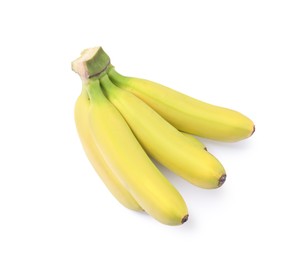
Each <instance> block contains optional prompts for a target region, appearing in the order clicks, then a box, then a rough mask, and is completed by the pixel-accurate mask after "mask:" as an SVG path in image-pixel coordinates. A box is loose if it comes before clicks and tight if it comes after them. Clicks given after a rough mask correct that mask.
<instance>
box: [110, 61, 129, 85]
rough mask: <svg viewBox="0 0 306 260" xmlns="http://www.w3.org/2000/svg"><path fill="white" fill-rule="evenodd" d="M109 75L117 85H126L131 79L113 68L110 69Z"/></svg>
mask: <svg viewBox="0 0 306 260" xmlns="http://www.w3.org/2000/svg"><path fill="white" fill-rule="evenodd" d="M107 74H108V75H109V77H110V78H111V81H113V82H114V83H115V84H120V85H121V84H126V82H127V81H128V79H129V77H125V76H123V75H121V74H120V73H118V72H117V71H116V70H115V68H114V67H113V66H111V67H110V68H109V69H108V71H107Z"/></svg>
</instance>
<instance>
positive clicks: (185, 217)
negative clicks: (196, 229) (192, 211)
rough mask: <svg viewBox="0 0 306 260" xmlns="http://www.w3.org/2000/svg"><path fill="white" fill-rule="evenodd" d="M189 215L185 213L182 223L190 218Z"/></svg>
mask: <svg viewBox="0 0 306 260" xmlns="http://www.w3.org/2000/svg"><path fill="white" fill-rule="evenodd" d="M188 217H189V215H188V214H187V215H185V216H184V217H183V218H182V221H181V223H182V224H184V223H185V222H186V221H187V220H188Z"/></svg>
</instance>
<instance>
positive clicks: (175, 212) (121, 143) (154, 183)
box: [87, 79, 188, 225]
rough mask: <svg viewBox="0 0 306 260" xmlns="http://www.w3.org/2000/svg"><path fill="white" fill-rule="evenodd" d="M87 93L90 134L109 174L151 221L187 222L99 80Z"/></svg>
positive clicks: (170, 188)
mask: <svg viewBox="0 0 306 260" xmlns="http://www.w3.org/2000/svg"><path fill="white" fill-rule="evenodd" d="M87 93H88V95H89V98H90V107H89V112H88V116H89V123H90V130H91V133H92V135H93V137H94V139H95V142H96V144H97V146H98V148H99V151H100V152H101V153H102V155H103V157H104V159H105V161H106V162H107V164H108V165H109V166H110V168H111V169H112V171H113V172H114V173H115V174H116V176H117V177H118V178H119V179H120V180H122V181H123V183H124V184H125V186H126V188H127V189H128V191H129V192H130V193H131V194H132V196H133V197H134V198H135V200H136V201H137V203H138V204H139V205H140V206H141V207H142V208H143V209H144V210H145V211H146V212H147V213H149V214H150V215H151V216H153V217H154V218H155V219H157V220H158V221H160V222H161V223H164V224H167V225H180V224H182V223H184V222H185V221H186V220H187V218H188V212H187V206H186V204H185V201H184V200H183V198H182V196H181V195H180V194H179V192H178V191H177V190H176V189H175V188H174V186H172V185H171V184H170V182H169V181H168V180H167V179H166V178H165V177H164V176H163V175H162V173H161V172H160V171H159V170H158V169H157V168H156V166H155V165H154V164H153V162H152V161H151V160H150V158H149V157H148V156H147V154H146V153H145V151H144V150H143V148H142V147H141V145H140V144H139V142H138V141H137V139H136V138H135V136H134V134H133V133H132V131H131V129H130V128H129V126H128V125H127V123H126V121H125V120H124V119H123V117H122V116H121V114H120V113H119V112H118V110H117V109H116V108H115V107H114V106H113V105H112V104H111V103H110V102H109V101H108V100H107V98H106V97H105V96H104V94H103V92H102V90H101V88H100V84H99V80H97V79H90V80H89V83H88V84H87Z"/></svg>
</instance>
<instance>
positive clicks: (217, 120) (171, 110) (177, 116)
mask: <svg viewBox="0 0 306 260" xmlns="http://www.w3.org/2000/svg"><path fill="white" fill-rule="evenodd" d="M108 75H109V77H110V79H111V80H112V81H113V83H115V85H117V86H118V87H121V88H124V89H126V90H128V91H130V92H132V93H133V94H135V95H136V96H138V97H139V98H141V99H142V100H143V101H145V102H146V103H147V104H148V105H149V106H151V107H152V108H153V109H154V110H155V111H157V112H158V113H159V114H160V115H161V116H162V117H163V118H165V119H166V120H167V121H168V122H170V123H171V124H172V125H173V126H174V127H176V128H177V129H178V130H181V131H184V132H186V133H190V134H194V135H198V136H202V137H205V138H209V139H213V140H218V141H228V142H234V141H239V140H242V139H245V138H247V137H249V136H251V135H252V134H253V133H254V131H255V126H254V123H253V122H252V121H251V120H250V119H249V118H247V117H246V116H244V115H242V114H241V113H239V112H237V111H234V110H231V109H227V108H223V107H219V106H214V105H211V104H208V103H204V102H202V101H199V100H197V99H194V98H192V97H189V96H187V95H184V94H182V93H180V92H177V91H175V90H173V89H170V88H168V87H165V86H163V85H161V84H158V83H155V82H152V81H149V80H145V79H139V78H133V77H125V76H122V75H120V74H119V73H118V72H117V71H116V70H115V69H114V67H111V68H110V69H109V71H108Z"/></svg>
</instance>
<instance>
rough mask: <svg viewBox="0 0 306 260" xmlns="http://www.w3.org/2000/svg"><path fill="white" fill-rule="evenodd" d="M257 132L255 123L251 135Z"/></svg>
mask: <svg viewBox="0 0 306 260" xmlns="http://www.w3.org/2000/svg"><path fill="white" fill-rule="evenodd" d="M254 132H255V125H253V132H252V133H251V135H253V134H254Z"/></svg>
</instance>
